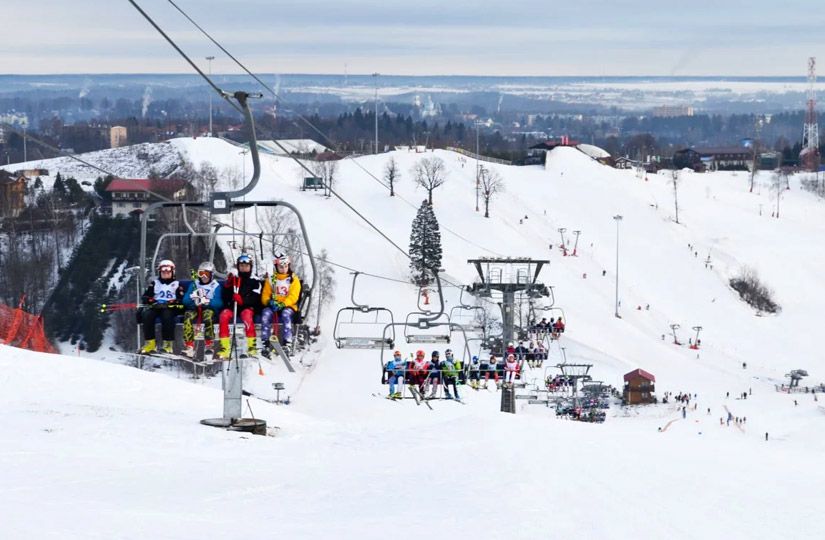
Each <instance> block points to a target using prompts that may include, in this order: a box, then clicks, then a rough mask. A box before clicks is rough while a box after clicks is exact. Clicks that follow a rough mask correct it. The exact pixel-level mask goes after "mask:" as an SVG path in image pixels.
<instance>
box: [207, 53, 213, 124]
mask: <svg viewBox="0 0 825 540" xmlns="http://www.w3.org/2000/svg"><path fill="white" fill-rule="evenodd" d="M214 59H215V57H214V56H207V57H206V61H207V62H209V78H210V79H211V78H212V60H214ZM209 136H210V137H211V136H212V92H211V91H210V92H209Z"/></svg>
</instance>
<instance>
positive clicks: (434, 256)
mask: <svg viewBox="0 0 825 540" xmlns="http://www.w3.org/2000/svg"><path fill="white" fill-rule="evenodd" d="M439 268H441V231H440V230H439V228H438V220H437V219H436V217H435V212H433V205H432V204H430V203H429V202H428V201H427V200H426V199H425V200H424V201H422V202H421V207H420V208H419V209H418V213H417V214H416V215H415V219H414V220H413V223H412V232H411V233H410V272H411V274H412V281H413V283H415V284H416V285H418V286H419V287H423V286H425V285H429V284H430V282H431V281H432V278H433V273H432V269H436V270H437V269H439Z"/></svg>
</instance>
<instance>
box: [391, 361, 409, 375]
mask: <svg viewBox="0 0 825 540" xmlns="http://www.w3.org/2000/svg"><path fill="white" fill-rule="evenodd" d="M405 367H406V364H405V362H404V361H403V360H398V361H395V360H390V361H389V362H387V373H390V374H391V375H395V376H396V377H403V376H404V371H405Z"/></svg>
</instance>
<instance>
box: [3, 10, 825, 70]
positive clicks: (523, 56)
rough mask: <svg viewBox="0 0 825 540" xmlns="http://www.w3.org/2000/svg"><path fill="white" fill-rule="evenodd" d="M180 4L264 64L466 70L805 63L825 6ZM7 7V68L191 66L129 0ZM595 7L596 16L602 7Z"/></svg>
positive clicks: (256, 64)
mask: <svg viewBox="0 0 825 540" xmlns="http://www.w3.org/2000/svg"><path fill="white" fill-rule="evenodd" d="M177 3H178V4H179V5H180V7H181V8H182V9H183V10H185V11H186V12H187V13H188V14H189V15H190V16H191V17H193V18H194V19H195V20H196V21H197V22H198V23H199V24H201V25H202V26H203V27H204V28H205V29H206V30H207V31H209V32H210V33H212V34H213V36H214V37H215V38H216V39H217V40H219V41H220V42H221V43H222V44H223V45H224V46H225V47H227V49H229V50H230V52H232V53H233V54H234V55H235V56H237V57H238V58H239V59H241V60H242V61H244V62H245V63H246V64H247V65H248V67H249V68H250V69H251V70H253V71H255V72H261V73H289V74H344V73H348V74H370V73H372V72H376V71H377V72H379V73H382V74H388V75H389V74H394V75H400V76H417V75H431V76H443V75H466V76H570V77H578V76H651V77H652V76H729V77H741V76H758V77H761V76H793V77H796V76H804V74H805V70H806V61H807V58H808V57H809V56H825V54H823V53H825V50H824V49H825V45H823V43H822V42H821V41H820V40H818V39H817V35H818V32H819V31H820V29H821V28H822V27H823V26H825V12H823V11H822V10H819V11H817V12H811V11H810V2H807V1H805V0H788V1H787V2H785V3H784V4H782V5H779V4H776V3H775V2H767V1H764V0H755V1H752V2H749V3H747V4H744V3H742V2H729V3H718V2H710V1H708V0H697V1H696V2H694V3H693V4H692V7H691V10H690V12H686V11H685V10H683V9H680V8H677V7H664V8H662V7H659V8H658V9H656V10H651V9H650V4H649V2H645V1H643V0H622V1H618V2H617V1H613V2H611V1H608V0H591V1H585V2H583V3H577V4H575V5H570V4H558V5H552V6H547V5H544V3H542V2H537V1H535V0H527V1H525V2H520V3H518V5H500V4H499V3H497V2H492V1H490V0H476V1H474V2H470V1H468V0H456V1H455V2H453V3H451V4H450V5H441V3H439V2H437V1H435V0H421V1H419V2H417V3H416V4H415V5H414V6H410V5H409V4H404V3H401V2H399V1H397V0H387V1H386V2H383V3H381V4H374V5H368V6H364V3H363V2H357V1H354V0H340V1H337V2H333V1H331V0H315V1H313V2H283V3H281V5H273V3H272V2H267V1H264V0H249V1H246V2H244V9H243V10H238V9H236V8H233V6H231V5H228V4H227V3H225V2H218V1H216V0H202V1H199V2H195V1H194V0H179V1H178V2H177ZM5 4H7V5H6V6H4V7H6V15H7V20H12V21H15V26H17V27H19V28H35V29H37V31H36V32H35V33H33V34H29V35H30V36H32V38H31V39H25V40H8V41H7V42H6V43H4V44H3V45H2V46H0V53H2V54H0V73H7V74H21V75H25V74H105V73H116V74H149V73H152V74H166V73H188V72H189V70H188V66H187V65H186V64H185V63H184V62H183V60H182V59H181V58H180V57H179V56H178V55H177V54H176V53H175V52H174V50H172V49H171V47H169V45H168V44H167V43H166V42H165V41H164V40H163V38H162V37H161V36H160V35H159V34H158V33H157V32H156V31H155V30H154V29H153V28H151V26H149V24H148V23H147V22H146V21H145V20H144V19H143V18H142V17H141V16H140V14H139V13H138V12H137V11H136V10H135V9H134V8H133V7H132V6H131V5H130V4H129V3H128V2H126V1H123V2H113V3H109V4H108V5H107V6H106V7H107V9H106V10H100V9H99V5H95V4H94V3H90V2H87V3H83V2H81V3H77V2H72V3H69V2H66V1H65V0H44V1H42V2H40V3H39V4H37V5H32V4H29V3H27V2H24V1H23V0H7V1H6V2H5ZM140 5H141V7H142V8H143V9H145V10H146V11H147V12H148V13H149V14H150V15H151V16H152V17H153V18H155V20H156V21H157V22H158V24H159V25H160V26H161V27H162V28H163V29H164V30H166V31H167V32H168V33H169V34H170V35H171V36H172V37H173V39H175V40H176V41H177V43H178V44H179V45H180V46H181V47H182V48H183V49H184V50H185V51H186V52H187V53H188V54H189V55H190V56H191V57H192V58H193V59H195V61H196V62H198V64H199V65H200V66H201V67H202V68H203V69H206V67H207V65H206V64H207V62H206V61H205V60H204V58H205V57H206V56H211V55H214V56H215V57H216V59H215V61H214V62H213V64H212V69H213V72H215V73H234V72H237V70H236V68H235V66H234V65H233V64H232V63H231V60H229V59H228V58H226V57H225V55H223V54H222V53H220V51H219V50H218V49H217V48H216V47H214V45H212V44H211V43H209V41H208V40H207V39H206V38H205V37H203V36H202V35H200V34H199V33H198V32H197V30H195V29H194V28H193V27H192V26H191V25H190V24H189V23H188V22H187V21H186V20H185V19H184V18H183V17H182V16H181V15H180V13H178V12H177V11H176V10H175V9H174V7H173V6H172V5H170V3H169V2H167V1H162V0H144V1H143V2H141V3H140ZM594 15H598V16H594Z"/></svg>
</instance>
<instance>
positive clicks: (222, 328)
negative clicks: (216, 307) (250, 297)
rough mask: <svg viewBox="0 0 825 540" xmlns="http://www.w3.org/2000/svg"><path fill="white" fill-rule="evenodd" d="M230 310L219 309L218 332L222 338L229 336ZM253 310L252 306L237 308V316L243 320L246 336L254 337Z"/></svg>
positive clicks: (231, 314)
mask: <svg viewBox="0 0 825 540" xmlns="http://www.w3.org/2000/svg"><path fill="white" fill-rule="evenodd" d="M232 316H233V313H232V310H231V309H229V308H227V309H224V310H223V311H221V316H220V319H219V321H218V334H219V335H220V336H221V337H222V338H228V337H229V324H230V323H231V322H232ZM254 316H255V310H254V309H252V308H238V318H239V319H240V320H242V321H243V326H244V329H245V330H246V337H255V321H254V320H253V317H254Z"/></svg>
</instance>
